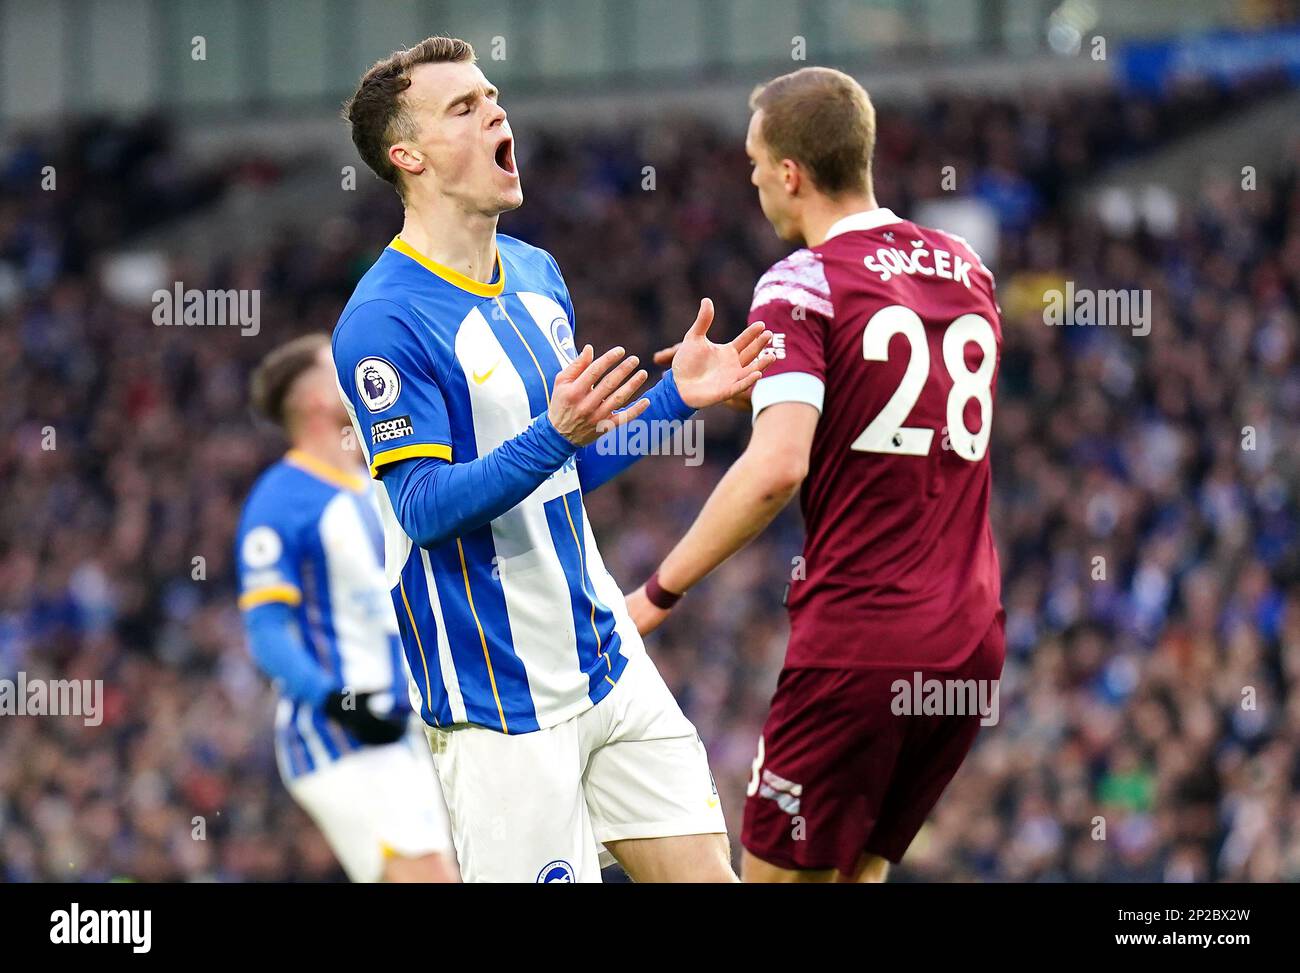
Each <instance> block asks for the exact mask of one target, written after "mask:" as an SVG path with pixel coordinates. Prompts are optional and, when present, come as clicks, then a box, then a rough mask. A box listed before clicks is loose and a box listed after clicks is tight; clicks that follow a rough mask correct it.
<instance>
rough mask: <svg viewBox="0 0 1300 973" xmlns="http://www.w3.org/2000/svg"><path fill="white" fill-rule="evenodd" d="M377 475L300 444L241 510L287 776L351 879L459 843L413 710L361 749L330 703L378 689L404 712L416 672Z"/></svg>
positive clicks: (244, 563) (251, 592)
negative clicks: (343, 466) (339, 695)
mask: <svg viewBox="0 0 1300 973" xmlns="http://www.w3.org/2000/svg"><path fill="white" fill-rule="evenodd" d="M378 493H379V490H377V489H376V488H375V485H374V483H373V482H372V481H370V480H369V479H367V478H366V477H364V476H363V475H359V473H349V472H347V471H345V470H340V469H336V468H335V467H333V466H330V465H328V464H325V463H322V462H320V461H319V460H317V459H315V458H313V457H312V456H309V455H307V454H305V453H302V452H299V451H297V450H290V451H289V453H288V454H287V455H286V456H285V457H284V458H283V459H281V460H280V461H279V462H277V463H275V464H274V465H272V466H271V467H270V468H269V469H267V471H266V472H265V473H263V474H262V476H261V477H260V478H259V479H258V481H257V483H256V484H255V485H254V487H253V490H252V492H251V493H250V494H249V497H248V500H247V501H246V502H245V504H244V511H243V516H242V517H241V519H240V525H239V533H238V540H237V550H236V557H237V563H238V565H239V583H240V592H241V594H240V599H239V607H240V609H241V611H242V612H243V614H244V619H245V625H246V628H247V630H248V636H249V645H250V648H251V650H252V653H253V656H254V658H255V659H256V661H257V663H258V666H259V667H260V668H261V669H262V670H263V671H264V672H265V673H266V674H267V675H269V676H271V677H272V678H273V679H274V680H275V683H276V688H277V690H278V692H279V693H280V701H279V703H278V705H277V707H276V715H275V754H276V763H277V764H278V765H279V769H280V775H281V777H282V778H283V779H284V782H285V785H286V786H287V787H288V788H289V791H290V793H291V794H292V795H293V797H294V798H295V799H296V800H297V801H298V803H299V804H301V805H302V806H303V808H304V809H305V810H306V811H307V813H308V814H310V815H311V817H312V818H313V819H314V820H315V821H316V823H317V825H318V826H319V827H320V829H321V831H322V832H323V833H324V835H325V838H326V840H327V841H328V842H329V844H330V847H331V848H332V849H333V850H334V853H335V854H336V855H337V856H338V859H339V862H340V863H341V864H342V866H343V868H344V870H345V871H346V872H347V873H348V876H349V877H350V878H351V879H352V880H353V881H358V882H374V881H378V880H379V878H380V877H381V875H382V872H383V862H384V858H385V856H386V855H390V854H399V855H406V856H412V857H414V856H419V855H423V854H428V853H430V852H442V853H447V852H450V850H451V834H450V824H449V821H448V817H447V810H446V806H445V805H444V803H443V800H442V794H441V792H440V788H439V787H438V783H437V777H436V774H435V772H434V768H433V765H432V761H431V760H430V759H429V756H428V747H427V745H426V743H425V740H424V739H423V734H422V733H421V732H420V729H419V725H418V724H417V723H416V721H415V720H414V719H413V718H412V720H411V732H409V733H408V734H407V735H406V737H405V738H404V739H402V740H399V741H398V742H396V743H392V744H387V745H383V746H367V745H365V744H362V743H361V742H360V741H358V740H357V739H356V738H355V737H354V736H353V735H352V734H350V733H349V732H348V731H346V730H345V729H343V728H342V727H341V726H339V725H338V724H337V723H335V722H334V721H333V720H331V719H330V718H329V717H328V716H327V715H326V714H325V712H324V710H323V709H322V705H323V703H324V701H325V697H326V696H327V695H328V694H329V693H331V692H335V691H343V690H351V691H353V692H357V693H361V692H376V693H382V694H385V695H386V698H387V699H389V700H390V701H391V703H390V705H391V712H392V713H393V714H401V713H407V714H409V712H410V708H409V704H408V702H407V699H406V698H405V697H406V694H407V691H408V690H407V687H408V683H409V680H410V676H409V674H408V673H407V670H406V663H405V661H404V659H403V658H402V653H401V648H400V644H399V640H398V637H397V623H396V620H395V619H394V617H393V611H392V605H391V602H390V601H389V598H388V589H387V587H386V586H385V584H384V571H383V548H382V534H381V530H380V526H379V510H378V507H377V505H376V494H378Z"/></svg>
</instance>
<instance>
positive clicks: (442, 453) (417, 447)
mask: <svg viewBox="0 0 1300 973" xmlns="http://www.w3.org/2000/svg"><path fill="white" fill-rule="evenodd" d="M413 456H428V457H430V458H432V459H445V460H446V461H447V462H448V463H450V462H451V447H450V446H448V445H447V444H446V443H415V444H414V445H411V446H398V447H397V449H386V450H384V451H383V452H382V453H376V454H375V455H374V456H372V457H371V458H370V475H371V476H373V477H374V478H375V479H378V478H379V467H381V466H387V465H388V464H389V463H396V462H397V461H398V460H403V459H410V458H411V457H413Z"/></svg>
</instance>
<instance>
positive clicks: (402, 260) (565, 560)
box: [333, 235, 725, 882]
mask: <svg viewBox="0 0 1300 973" xmlns="http://www.w3.org/2000/svg"><path fill="white" fill-rule="evenodd" d="M496 241H497V266H496V269H495V272H494V278H493V281H492V282H491V283H488V284H484V283H481V282H478V281H474V280H472V279H470V278H468V277H466V276H464V275H462V274H460V273H457V272H456V271H455V270H453V269H451V268H448V267H444V266H442V265H440V264H438V263H435V262H434V261H432V260H429V259H428V258H426V257H425V256H423V255H422V254H420V253H418V252H417V251H415V250H414V249H413V248H412V247H410V246H409V245H408V244H407V243H406V242H405V241H403V240H401V239H400V238H398V239H395V240H393V242H392V243H391V244H390V245H389V246H388V247H387V248H386V249H385V250H384V252H383V253H382V255H381V256H380V257H379V259H378V260H377V261H376V262H375V264H374V266H372V267H371V268H370V270H369V271H368V272H367V273H366V275H365V276H364V277H363V278H362V280H361V281H360V283H359V284H358V285H357V288H356V291H355V292H354V293H353V295H352V299H351V300H350V301H349V302H348V305H347V307H346V308H345V309H344V311H343V315H342V317H341V319H340V321H339V325H338V327H337V328H336V330H335V332H334V341H333V349H334V364H335V367H336V369H337V373H338V380H339V386H340V390H341V392H342V395H343V399H344V402H345V404H346V407H347V410H348V412H349V414H350V415H351V417H352V421H353V425H354V426H355V429H356V433H357V435H358V437H359V440H360V442H361V445H362V448H363V449H364V451H365V454H366V461H367V463H368V464H369V466H370V470H371V473H372V475H374V476H375V477H376V478H379V479H380V480H381V481H382V482H383V485H384V489H383V490H381V491H379V502H380V510H381V518H382V521H383V527H384V542H385V559H384V560H385V569H386V573H387V584H388V587H389V589H390V591H391V593H392V600H393V604H394V608H395V610H396V613H397V619H398V625H399V628H400V630H401V636H402V644H403V646H404V647H405V650H406V659H407V662H408V664H409V666H410V670H411V674H412V699H411V702H412V705H414V706H416V707H417V708H418V709H419V711H420V714H421V716H422V717H423V718H424V721H425V723H426V724H427V725H428V731H429V739H430V745H431V747H432V749H433V752H434V760H435V763H436V764H437V766H438V771H439V777H440V779H441V781H442V786H443V790H444V794H445V796H446V798H447V805H448V808H449V809H450V811H451V818H452V828H453V834H454V836H455V842H456V851H457V856H458V858H459V860H460V867H461V873H462V875H463V876H464V877H465V879H466V880H467V881H476V880H477V881H530V882H531V881H599V877H600V874H599V864H598V852H599V848H598V845H599V844H602V843H604V842H609V841H614V840H618V839H622V838H648V837H664V836H668V835H680V834H702V833H713V832H721V831H725V824H724V822H723V818H722V812H721V809H720V807H719V802H718V797H717V793H716V790H715V788H714V786H713V780H712V777H711V775H710V773H709V769H708V762H707V759H706V757H705V754H704V748H703V745H702V744H701V742H700V740H699V736H698V735H697V734H696V732H695V728H694V727H693V726H692V724H691V723H690V721H689V720H687V719H686V717H685V716H684V715H683V714H682V712H681V709H680V708H679V707H678V705H677V703H676V701H675V700H674V699H673V698H672V694H671V693H670V692H669V691H668V690H667V687H666V686H664V684H663V680H662V679H661V678H660V677H659V674H658V672H657V670H656V669H655V667H654V664H653V663H652V662H651V660H650V659H649V658H648V657H647V656H646V654H645V649H644V646H643V645H642V642H641V638H640V636H639V635H638V634H637V631H636V627H635V625H633V624H632V621H631V619H630V618H629V617H628V614H627V610H626V607H625V605H624V600H623V594H622V592H621V591H620V590H619V588H618V585H617V584H616V583H615V581H614V579H613V578H612V577H611V576H610V574H609V572H608V571H607V570H606V569H605V566H604V564H603V562H602V561H601V557H600V552H599V551H598V550H597V549H596V542H595V538H594V537H593V535H592V531H591V526H590V524H589V523H588V521H587V518H586V513H585V510H584V508H583V500H582V497H583V493H584V492H587V491H590V490H593V489H595V488H596V487H598V486H599V485H600V484H601V483H603V482H605V481H606V480H608V479H609V478H610V477H612V476H614V475H615V474H616V473H618V472H619V471H621V470H622V469H624V468H626V467H627V466H629V465H630V464H631V463H632V462H633V461H634V460H635V459H636V457H635V456H628V455H623V454H622V453H621V452H620V451H619V450H618V449H617V448H615V447H614V445H613V443H614V440H612V439H611V440H608V441H606V442H597V443H593V444H592V445H590V446H586V447H583V448H581V449H577V448H575V447H574V446H573V445H572V444H571V443H569V442H568V440H566V439H565V438H564V437H563V436H561V435H560V434H559V433H558V432H557V431H556V430H555V428H554V427H553V426H552V425H551V423H550V420H549V419H548V418H547V410H548V408H549V405H550V396H551V391H552V389H553V387H554V383H555V377H556V375H557V374H558V373H559V371H560V370H561V369H562V368H563V367H564V366H566V365H567V364H568V363H569V362H571V361H572V360H573V359H574V358H575V357H576V345H575V341H574V319H573V308H572V304H571V302H570V300H569V295H568V291H567V289H566V288H565V286H564V281H563V279H562V278H561V276H560V272H559V269H558V267H557V266H556V264H555V261H554V260H553V259H552V258H551V256H550V255H549V254H547V253H546V252H545V251H542V250H539V249H537V248H535V247H532V246H529V245H528V244H525V243H522V242H520V241H518V240H515V239H512V238H510V237H507V236H502V235H498V236H497V238H496ZM646 397H647V398H649V399H650V402H651V405H650V408H649V409H648V410H647V411H646V413H645V414H644V416H643V417H642V418H643V420H647V421H648V420H656V419H658V420H662V421H664V422H668V423H671V422H681V421H684V420H686V419H688V418H689V417H690V416H691V415H692V412H693V410H691V409H690V408H689V407H687V406H686V405H685V403H683V402H682V399H681V396H680V395H679V394H678V393H677V389H676V385H675V384H674V382H673V379H672V376H671V373H669V374H668V375H666V376H665V377H664V379H663V380H662V381H660V382H659V383H658V385H656V386H655V387H654V388H653V389H651V390H650V391H649V392H648V393H647V395H646ZM649 428H662V427H661V426H659V425H658V424H656V426H654V427H649Z"/></svg>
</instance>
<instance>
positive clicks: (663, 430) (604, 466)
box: [577, 371, 695, 493]
mask: <svg viewBox="0 0 1300 973" xmlns="http://www.w3.org/2000/svg"><path fill="white" fill-rule="evenodd" d="M643 398H647V399H649V400H650V405H649V407H648V408H647V409H646V410H645V412H643V413H642V414H641V415H640V417H638V418H637V419H635V420H633V422H631V423H629V424H628V425H626V426H621V427H619V428H617V429H611V430H610V431H609V432H607V433H605V435H603V436H601V437H600V438H599V439H597V440H596V441H595V442H594V443H592V444H591V445H589V446H584V447H582V449H580V450H578V453H577V458H578V479H579V481H580V482H581V483H582V492H583V493H590V492H591V491H592V490H594V489H596V488H597V487H599V486H601V485H602V484H605V483H608V482H609V481H610V480H612V479H613V478H614V477H616V476H617V475H618V474H619V473H622V472H623V471H624V470H625V469H627V468H628V467H629V466H631V465H632V464H633V463H635V462H636V461H637V460H639V459H640V458H641V457H642V456H644V455H646V454H647V453H653V452H657V449H656V447H657V446H658V445H659V443H660V441H661V440H662V439H665V438H668V437H670V436H672V434H673V432H674V431H675V430H676V428H678V424H679V423H682V422H684V421H686V420H687V419H689V418H690V417H691V416H693V415H695V410H694V409H692V408H691V407H690V406H689V405H687V404H686V403H685V402H683V401H682V397H681V395H680V394H679V393H678V391H677V383H676V382H675V381H674V380H673V373H672V372H671V371H667V372H665V373H664V377H663V378H661V379H660V380H659V382H658V384H657V385H655V387H654V388H652V389H651V390H650V391H649V392H647V393H646V394H645V395H644V396H643ZM638 429H639V430H640V431H641V432H643V433H644V434H643V435H640V434H638V435H635V438H633V437H634V434H635V433H637V430H638ZM629 442H637V443H639V444H641V445H643V446H644V449H632V450H629V449H628V445H629Z"/></svg>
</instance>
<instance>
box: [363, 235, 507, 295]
mask: <svg viewBox="0 0 1300 973" xmlns="http://www.w3.org/2000/svg"><path fill="white" fill-rule="evenodd" d="M388 246H389V248H390V249H393V250H396V251H397V252H398V253H400V254H403V255H404V256H407V257H410V258H411V259H412V260H414V261H415V262H416V263H418V264H419V265H420V266H421V267H423V268H424V269H425V270H427V271H429V272H430V273H432V274H435V275H437V276H438V277H441V278H442V279H443V280H445V281H446V282H447V283H448V284H451V285H452V286H453V287H459V288H460V289H461V290H463V291H469V292H470V293H471V294H476V295H477V296H479V297H496V296H497V295H498V294H500V293H501V292H502V291H504V290H505V289H506V265H505V263H503V262H502V260H501V248H500V247H497V280H496V283H495V284H484V283H483V282H482V281H478V280H475V279H474V278H473V277H466V276H465V275H464V274H462V273H461V272H460V271H459V270H452V269H451V268H450V267H448V266H446V265H445V264H440V263H438V262H437V261H436V260H430V259H429V258H428V257H426V256H425V255H424V254H422V253H420V251H419V250H416V249H415V247H413V246H411V245H410V244H409V243H407V242H406V241H405V240H403V239H402V238H401V237H400V236H395V237H393V242H392V243H390V244H389V245H388Z"/></svg>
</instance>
